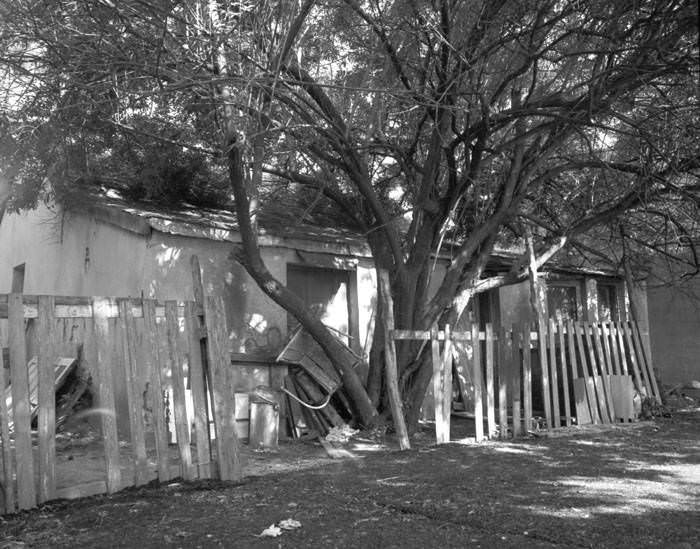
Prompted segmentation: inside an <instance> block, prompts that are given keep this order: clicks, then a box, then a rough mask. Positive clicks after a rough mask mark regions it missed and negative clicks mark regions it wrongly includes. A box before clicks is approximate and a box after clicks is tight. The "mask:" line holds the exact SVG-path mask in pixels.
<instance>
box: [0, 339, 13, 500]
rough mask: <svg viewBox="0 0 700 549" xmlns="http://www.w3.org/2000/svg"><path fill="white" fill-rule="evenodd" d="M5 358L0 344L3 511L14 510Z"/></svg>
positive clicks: (0, 430)
mask: <svg viewBox="0 0 700 549" xmlns="http://www.w3.org/2000/svg"><path fill="white" fill-rule="evenodd" d="M5 387H7V383H6V381H5V359H4V357H3V353H2V346H1V345H0V388H2V393H1V398H0V435H2V475H3V476H2V485H3V487H4V490H3V492H4V495H5V499H4V504H5V513H14V512H15V481H14V466H13V463H12V448H11V445H10V417H9V410H8V408H7V400H6V399H5V394H6V393H5Z"/></svg>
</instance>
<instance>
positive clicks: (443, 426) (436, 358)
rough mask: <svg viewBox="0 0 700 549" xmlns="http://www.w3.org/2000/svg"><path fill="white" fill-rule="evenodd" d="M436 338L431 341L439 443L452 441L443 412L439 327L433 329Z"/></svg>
mask: <svg viewBox="0 0 700 549" xmlns="http://www.w3.org/2000/svg"><path fill="white" fill-rule="evenodd" d="M433 334H434V335H435V337H434V338H432V339H431V341H430V353H431V357H432V363H433V400H434V403H435V440H436V442H437V443H438V444H444V443H445V442H449V441H450V427H449V420H448V421H445V416H444V414H443V411H444V409H445V408H444V406H443V403H442V401H443V399H444V396H445V391H444V390H443V387H444V380H443V368H442V360H441V359H440V342H439V341H438V338H437V327H436V328H434V329H433Z"/></svg>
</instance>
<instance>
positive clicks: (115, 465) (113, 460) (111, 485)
mask: <svg viewBox="0 0 700 549" xmlns="http://www.w3.org/2000/svg"><path fill="white" fill-rule="evenodd" d="M110 306H111V304H110V301H109V300H108V299H103V298H97V297H96V298H93V300H92V311H93V319H94V320H93V330H94V333H95V344H96V347H97V363H96V364H95V366H96V369H95V374H96V377H97V402H98V406H99V408H100V426H101V430H102V441H103V444H104V451H105V467H106V471H105V472H106V482H107V492H108V493H110V494H112V493H114V492H116V491H117V490H119V489H120V488H121V470H120V468H119V437H118V435H117V413H116V407H115V404H114V377H113V368H114V362H115V361H114V358H115V349H114V339H113V334H111V333H110V330H109V310H110Z"/></svg>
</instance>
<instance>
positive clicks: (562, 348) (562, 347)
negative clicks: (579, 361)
mask: <svg viewBox="0 0 700 549" xmlns="http://www.w3.org/2000/svg"><path fill="white" fill-rule="evenodd" d="M557 332H558V334H559V362H560V363H561V384H562V387H563V389H564V390H563V394H564V417H565V418H566V419H565V420H566V426H567V427H571V399H570V397H569V374H568V368H567V366H566V341H565V339H564V322H563V320H562V317H561V315H560V316H558V317H557Z"/></svg>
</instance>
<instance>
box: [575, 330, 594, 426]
mask: <svg viewBox="0 0 700 549" xmlns="http://www.w3.org/2000/svg"><path fill="white" fill-rule="evenodd" d="M572 326H573V331H574V333H575V335H576V343H577V347H578V356H579V360H580V362H581V372H582V373H583V376H582V377H583V379H584V381H585V387H586V398H587V400H588V408H589V412H590V417H591V420H592V422H593V423H600V422H601V420H600V415H599V414H598V399H597V397H596V392H595V382H594V381H593V375H592V374H591V373H590V371H589V370H588V363H587V362H586V348H585V346H584V344H583V333H584V332H585V327H584V325H583V324H582V323H580V322H576V323H574V324H572Z"/></svg>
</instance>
